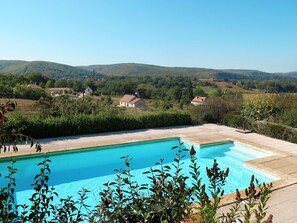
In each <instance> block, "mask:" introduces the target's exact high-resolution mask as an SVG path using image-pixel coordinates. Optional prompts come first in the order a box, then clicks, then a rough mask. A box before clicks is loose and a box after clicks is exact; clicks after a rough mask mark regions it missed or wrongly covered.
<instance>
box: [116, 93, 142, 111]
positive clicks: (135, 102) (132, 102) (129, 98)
mask: <svg viewBox="0 0 297 223" xmlns="http://www.w3.org/2000/svg"><path fill="white" fill-rule="evenodd" d="M119 106H120V107H127V108H141V107H142V108H143V107H146V102H145V101H144V100H142V99H141V98H138V97H136V96H135V95H128V94H126V95H124V96H123V97H122V98H121V99H120V105H119Z"/></svg>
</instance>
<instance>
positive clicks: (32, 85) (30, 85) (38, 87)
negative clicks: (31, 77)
mask: <svg viewBox="0 0 297 223" xmlns="http://www.w3.org/2000/svg"><path fill="white" fill-rule="evenodd" d="M28 87H31V88H33V89H40V88H41V87H40V86H38V85H37V84H29V85H28Z"/></svg>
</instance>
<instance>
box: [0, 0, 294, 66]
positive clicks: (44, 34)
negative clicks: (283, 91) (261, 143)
mask: <svg viewBox="0 0 297 223" xmlns="http://www.w3.org/2000/svg"><path fill="white" fill-rule="evenodd" d="M0 59H7V60H10V59H19V60H29V61H32V60H46V61H53V62H59V63H65V64H70V65H90V64H113V63H126V62H136V63H147V64H156V65H165V66H187V67H207V68H242V69H259V70H264V71H270V72H278V71H283V72H287V71H296V70H297V1H296V0H216V1H215V0H203V1H202V0H105V1H101V0H0Z"/></svg>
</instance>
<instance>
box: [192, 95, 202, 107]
mask: <svg viewBox="0 0 297 223" xmlns="http://www.w3.org/2000/svg"><path fill="white" fill-rule="evenodd" d="M205 100H206V97H201V96H196V97H195V98H193V100H192V101H191V104H192V105H204V104H205Z"/></svg>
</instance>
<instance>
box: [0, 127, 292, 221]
mask: <svg viewBox="0 0 297 223" xmlns="http://www.w3.org/2000/svg"><path fill="white" fill-rule="evenodd" d="M169 137H181V138H183V139H186V140H187V141H190V142H193V143H195V144H206V143H213V142H220V141H226V140H233V141H237V142H240V143H243V144H248V145H249V146H252V147H254V148H256V149H261V150H265V151H269V152H272V154H273V155H271V156H269V157H265V158H261V159H256V160H252V161H248V162H246V164H248V165H251V166H253V167H255V168H258V169H260V170H262V171H267V172H269V173H272V174H273V175H276V176H277V177H279V178H280V180H278V181H276V182H274V191H273V193H272V195H271V200H270V203H269V205H270V209H269V212H270V213H272V214H273V215H274V221H273V222H276V223H278V222H289V223H291V222H292V223H293V222H297V212H296V211H295V210H297V193H296V190H297V145H296V144H292V143H289V142H285V141H281V140H277V139H272V138H269V137H266V136H262V135H259V134H256V133H249V134H243V133H239V132H237V131H235V129H233V128H230V127H226V126H220V125H215V124H205V125H201V126H190V127H187V126H183V127H175V128H162V129H144V130H135V131H125V132H115V133H104V134H94V135H85V136H71V137H61V138H51V139H41V140H39V142H40V143H41V144H42V147H43V152H52V151H61V150H73V149H78V148H86V147H95V146H103V145H112V144H120V143H130V142H138V141H144V140H153V139H161V138H169ZM34 153H35V151H34V149H32V148H28V146H26V145H21V146H19V152H18V153H13V152H10V153H5V154H4V153H2V154H0V158H1V157H8V156H15V155H18V156H19V155H29V154H34ZM234 197H235V196H234V194H231V195H227V196H225V197H224V199H223V202H224V203H226V204H227V203H230V202H232V201H234V199H233V198H234Z"/></svg>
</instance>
